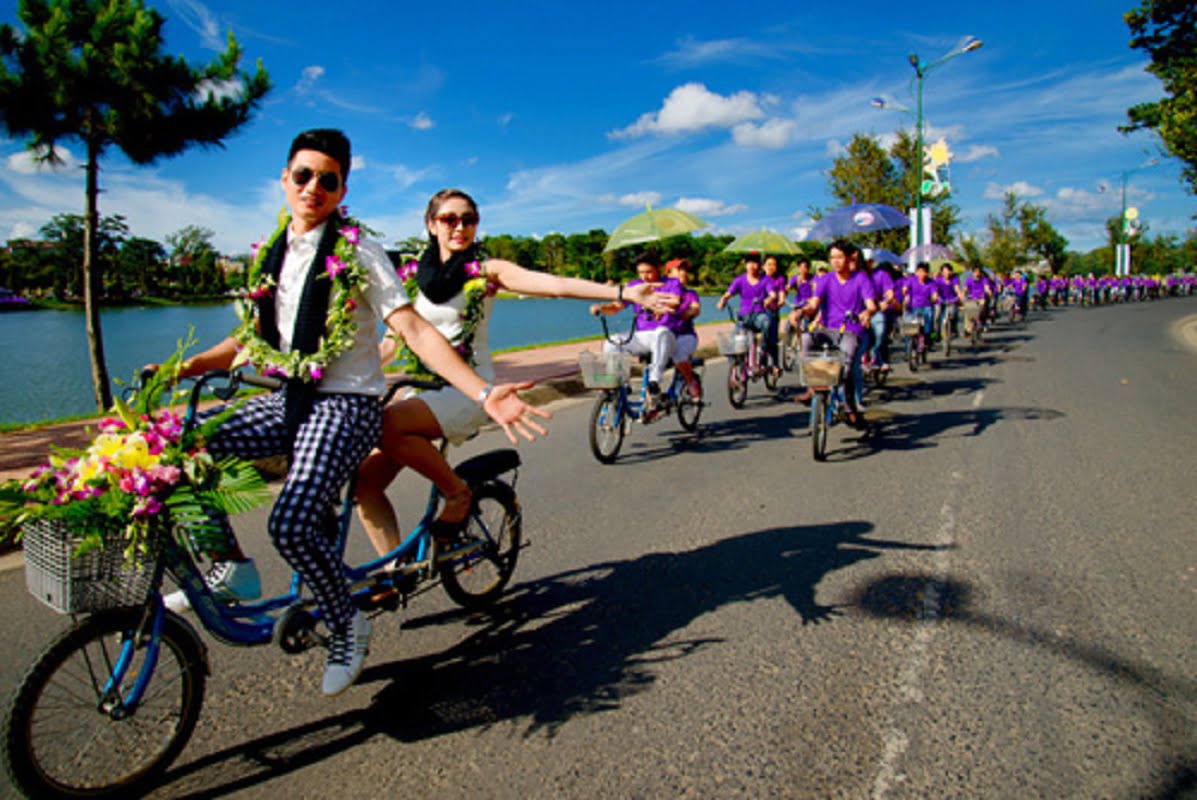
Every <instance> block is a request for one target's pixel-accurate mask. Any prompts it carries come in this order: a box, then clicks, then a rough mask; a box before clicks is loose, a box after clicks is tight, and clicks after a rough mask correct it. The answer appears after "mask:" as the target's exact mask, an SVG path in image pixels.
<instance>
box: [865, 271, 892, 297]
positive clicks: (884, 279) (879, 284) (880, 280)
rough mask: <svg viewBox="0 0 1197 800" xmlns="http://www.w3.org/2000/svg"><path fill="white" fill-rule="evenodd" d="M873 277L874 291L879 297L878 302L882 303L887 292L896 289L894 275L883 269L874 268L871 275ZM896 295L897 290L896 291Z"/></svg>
mask: <svg viewBox="0 0 1197 800" xmlns="http://www.w3.org/2000/svg"><path fill="white" fill-rule="evenodd" d="M870 277H871V278H872V279H873V292H874V294H875V295H876V297H877V302H878V303H880V302H881V301H882V300H884V299H885V294H886V292H893V291H894V277H893V276H892V275H890V274H889V273H888V272H887V271H885V270H883V269H875V270H873V274H872V275H871V276H870ZM894 294H895V296H896V294H897V293H896V292H894Z"/></svg>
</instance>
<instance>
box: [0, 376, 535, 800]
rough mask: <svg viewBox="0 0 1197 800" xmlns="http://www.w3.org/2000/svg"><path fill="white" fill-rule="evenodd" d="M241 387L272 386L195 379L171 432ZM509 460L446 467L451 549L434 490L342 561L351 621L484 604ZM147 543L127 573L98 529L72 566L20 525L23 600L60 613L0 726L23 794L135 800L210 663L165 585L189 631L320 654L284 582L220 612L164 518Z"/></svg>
mask: <svg viewBox="0 0 1197 800" xmlns="http://www.w3.org/2000/svg"><path fill="white" fill-rule="evenodd" d="M247 383H248V384H254V385H259V386H263V387H265V388H276V387H277V386H278V382H277V381H273V380H271V379H262V378H258V377H257V376H254V375H252V374H242V373H241V372H239V371H236V370H234V371H232V372H229V371H224V370H219V371H214V372H209V373H207V374H205V375H203V376H201V377H198V378H196V379H195V381H194V385H193V386H192V388H191V390H190V394H189V400H188V404H187V411H186V414H185V416H184V423H183V424H184V425H190V426H194V425H195V424H196V408H197V404H198V403H199V400H200V398H201V396H202V395H203V394H204V393H205V392H206V391H207V392H210V393H211V394H214V395H215V396H216V397H217V398H218V399H220V400H223V401H226V402H227V401H229V400H230V399H231V398H232V397H233V396H234V395H235V394H237V392H238V389H239V387H240V386H241V385H242V384H247ZM441 385H443V384H441V383H440V382H437V381H415V380H407V379H401V380H400V381H398V382H397V383H396V384H395V385H394V386H392V387H391V390H390V392H388V394H387V396H386V397H384V398H383V400H382V402H383V403H384V404H385V403H386V402H387V401H388V399H389V398H390V397H391V396H392V395H393V393H394V392H395V391H396V390H398V389H400V388H403V387H412V388H422V389H430V388H437V387H439V386H441ZM519 466H520V457H519V455H518V453H517V452H516V451H515V450H513V449H509V448H504V449H498V450H493V451H490V452H487V453H483V454H481V455H478V456H475V457H473V458H470V459H468V460H466V461H464V462H462V463H460V464H458V465H457V466H456V467H455V469H456V471H457V473H458V474H459V475H460V476H461V477H462V478H463V479H464V480H465V481H466V483H467V484H468V485H469V487H470V490H471V492H472V493H473V495H474V497H473V500H472V503H471V507H470V512H469V516H468V522H467V524H466V525H465V526H464V527H463V529H462V531H461V533H460V534H458V535H457V536H456V537H455V538H454V539H453V540H451V541H442V540H440V539H438V538H435V537H433V536H432V533H431V530H432V528H431V523H432V521H433V520H434V519H435V515H436V512H437V508H438V506H439V503H440V497H439V493H438V492H437V490H436V488H435V486H434V487H433V488H432V491H431V494H430V496H429V499H428V505H427V508H426V510H425V512H424V516H423V518H422V519H421V520H420V522H419V523H418V524H417V525H416V527H415V529H414V530H412V531H411V532H410V533H409V534H408V535H407V537H406V538H405V539H404V540H403V541H402V542H401V543H400V544H399V545H398V546H397V547H396V548H395V549H394V550H392V551H391V552H389V553H387V554H386V555H383V556H380V557H377V558H374V559H372V560H370V561H367V562H366V563H364V564H361V565H360V566H351V565H348V564H346V565H345V568H344V569H345V575H346V578H347V580H348V581H349V583H350V591H351V596H352V598H353V603H354V605H355V606H356V607H357V608H359V609H361V610H363V611H365V612H367V613H375V614H377V613H382V612H384V611H394V610H397V609H398V608H400V607H405V606H406V605H407V601H408V600H409V599H410V598H411V597H413V596H415V595H416V594H418V593H421V592H422V591H423V590H425V589H430V588H432V587H433V586H434V585H435V583H436V582H439V583H440V584H441V585H443V586H444V588H445V591H446V593H447V594H448V595H449V597H451V598H452V599H453V600H454V601H455V602H457V603H458V604H459V605H461V606H464V607H467V608H480V607H485V606H487V605H488V604H490V603H493V602H494V601H495V600H496V599H497V598H498V597H499V595H500V594H501V593H502V591H503V589H504V588H505V587H506V585H507V583H508V581H509V580H510V579H511V576H512V573H513V572H514V570H515V565H516V560H517V558H518V555H519V550H520V549H521V546H522V545H521V512H520V505H519V501H518V498H517V497H516V493H515V488H514V487H515V480H516V477H517V476H518V468H519ZM353 496H354V478H352V477H351V478H350V480H349V481H348V482H347V484H346V486H345V487H344V489H343V492H342V497H341V499H340V500H339V501H338V505H339V509H333V508H330V509H329V511H330V517H331V516H333V515H335V531H336V537H337V538H336V547H337V549H338V552H340V553H341V555H342V559H343V558H344V552H345V544H346V539H347V537H348V533H349V528H350V520H351V519H352V517H353V507H354V502H353ZM330 522H331V519H330ZM158 534H159V535H158V536H156V537H155V539H154V543H153V544H154V546H153V547H152V549H151V553H150V555H149V556H147V557H145V558H143V559H142V560H141V561H140V562H138V563H136V564H128V563H126V562H125V559H124V549H125V543H124V540H123V535H124V531H123V529H117V530H114V531H113V532H111V534H107V535H106V540H105V546H104V547H103V548H102V549H100V550H95V551H92V552H89V553H87V554H85V555H82V556H79V557H73V556H72V554H73V552H74V549H75V544H76V541H77V540H78V536H79V534H78V533H76V532H73V531H70V530H68V529H66V528H64V527H62V526H61V525H59V524H57V523H56V522H47V521H37V522H33V523H30V524H28V525H26V527H25V531H24V546H25V561H26V581H27V584H28V586H29V588H30V590H31V592H33V593H34V594H35V596H37V597H38V599H39V600H41V601H42V602H44V603H46V604H47V605H49V606H50V607H52V608H53V609H54V610H56V611H58V612H60V613H63V614H69V615H70V616H71V619H72V622H71V625H70V627H68V628H67V629H66V630H65V631H63V632H62V633H61V634H60V635H59V636H58V637H57V638H56V639H55V640H54V641H53V642H51V643H50V644H49V645H48V646H47V647H46V648H45V649H44V650H43V651H42V653H41V655H39V656H38V658H37V659H36V660H35V661H34V663H33V664H32V665H31V666H30V667H29V670H28V672H27V673H26V674H25V677H24V678H23V679H22V681H21V682H20V684H19V686H18V687H17V690H16V693H15V696H14V697H13V700H12V702H11V704H10V705H9V707H8V713H7V716H6V719H5V722H4V728H3V747H4V756H5V762H6V767H7V769H8V772H9V774H10V776H11V777H12V780H13V783H14V784H15V785H16V787H17V788H18V789H19V790H20V791H22V792H23V793H25V794H26V795H28V796H31V797H76V798H80V797H88V798H114V797H132V796H138V795H140V794H142V793H144V792H146V791H148V790H149V789H151V788H152V787H153V785H154V783H155V781H157V780H158V779H159V778H160V777H161V776H162V774H163V773H164V772H165V770H166V769H167V768H168V767H169V766H170V764H171V763H172V762H173V761H174V760H175V758H176V757H178V755H179V753H180V752H182V750H183V748H184V747H185V746H186V744H187V742H188V740H189V739H190V737H191V735H192V733H193V732H194V730H195V727H196V724H197V722H198V721H199V717H200V710H201V707H202V706H203V702H204V689H205V683H206V680H207V678H208V676H209V674H210V670H209V665H208V658H207V651H206V648H205V645H204V643H203V640H202V639H201V637H200V636H199V634H198V632H197V630H196V627H195V626H194V625H193V624H192V623H191V622H190V621H188V620H187V619H184V618H183V617H182V616H179V615H177V614H175V613H174V612H171V611H169V610H167V609H166V607H165V606H164V605H163V600H162V585H163V582H164V580H165V579H166V578H167V577H168V576H169V577H170V578H171V579H172V580H173V581H174V582H175V583H176V584H178V586H179V587H180V588H181V589H182V590H183V591H184V592H185V593H186V595H187V598H188V600H189V601H190V603H191V607H192V608H193V609H194V611H195V618H196V620H198V622H199V626H200V627H202V628H203V629H204V630H206V631H207V632H208V633H209V634H210V635H211V636H213V637H215V638H216V639H217V640H219V641H222V642H224V643H226V644H230V645H234V646H257V645H266V644H271V643H274V644H277V645H278V646H279V647H280V648H281V649H282V650H283V651H284V652H287V653H292V654H293V653H299V652H302V651H304V650H307V649H309V648H312V647H318V646H326V645H327V642H328V636H327V635H326V634H324V633H323V632H322V623H321V614H320V610H319V608H318V607H316V605H315V603H314V602H313V601H312V599H311V597H310V595H309V594H306V593H305V591H304V587H303V585H302V581H301V580H300V579H299V577H298V575H293V576H292V578H291V581H290V585H289V587H288V589H287V591H286V592H284V593H283V594H281V595H279V596H277V597H273V598H270V599H266V600H263V601H261V602H254V603H244V604H238V603H232V604H223V603H221V602H219V601H218V600H217V599H216V598H215V597H214V596H213V593H212V591H211V590H210V589H209V587H208V586H207V584H206V583H205V581H204V577H203V574H202V573H201V571H200V567H199V566H198V565H197V563H196V557H195V555H194V553H193V552H192V549H193V548H192V546H191V545H190V544H189V543H188V541H187V539H188V537H187V536H186V534H185V532H183V531H179V532H178V535H175V534H174V533H173V532H172V531H171V530H170V529H169V523H165V524H164V525H163V526H162V527H161V528H160V529H159V530H158ZM422 585H424V586H423V589H421V588H420V587H421V586H422Z"/></svg>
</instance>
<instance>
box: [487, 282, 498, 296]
mask: <svg viewBox="0 0 1197 800" xmlns="http://www.w3.org/2000/svg"><path fill="white" fill-rule="evenodd" d="M498 293H499V284H497V283H491V282H490V281H487V282H486V296H487V297H494V296H495V295H497V294H498Z"/></svg>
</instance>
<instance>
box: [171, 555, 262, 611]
mask: <svg viewBox="0 0 1197 800" xmlns="http://www.w3.org/2000/svg"><path fill="white" fill-rule="evenodd" d="M204 583H206V584H207V585H208V588H209V589H210V590H212V594H213V595H214V596H215V598H216V601H217V602H219V603H233V602H244V601H247V600H257V599H258V598H259V597H261V596H262V578H261V576H260V575H258V567H257V565H256V564H254V560H253V559H252V558H247V559H246V560H244V561H217V562H214V563H213V564H212V568H211V569H209V570H208V574H207V575H205V576H204ZM162 602H163V604H164V605H165V606H166V607H167V608H168V609H170V610H171V611H173V612H175V613H176V614H182V613H184V612H187V611H190V610H191V601H190V600H188V599H187V595H186V593H184V592H183V590H182V589H180V590H179V591H177V592H171V593H170V594H168V595H166V597H163V598H162Z"/></svg>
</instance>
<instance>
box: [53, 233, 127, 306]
mask: <svg viewBox="0 0 1197 800" xmlns="http://www.w3.org/2000/svg"><path fill="white" fill-rule="evenodd" d="M86 229H87V225H86V221H85V219H84V217H83V216H82V215H80V214H55V215H54V216H53V217H51V218H50V221H49V222H47V223H46V224H45V225H43V226H42V227H41V228H40V230H39V231H38V232H39V233H40V234H41V237H42V239H43V240H44V241H46V242H48V243H50V244H51V245H53V246H52V247H51V248H48V249H47V251H46V253H47V259H48V260H49V262H50V264H51V265H52V266H53V269H54V273H55V280H54V285H55V288H56V290H57V294H58V296H59V297H62V298H67V297H80V296H82V295H83V294H84V293H85V287H84V276H83V272H82V271H81V270H80V268H79V265H80V264H82V263H83V254H84V248H85V242H86V239H87V230H86ZM127 238H129V226H128V225H127V224H125V218H124V216H122V215H120V214H114V215H112V216H105V217H101V218H100V220H99V224H98V225H97V226H96V235H95V242H96V245H95V257H96V259H97V261H98V263H100V264H101V265H104V266H108V265H111V264H112V263H113V261H114V260H115V258H116V253H117V251H119V250H120V248H121V245H122V244H123V243H124V241H125V240H126V239H127ZM103 272H104V270H103V268H101V269H100V270H98V273H103Z"/></svg>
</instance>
